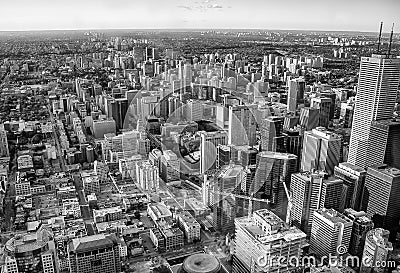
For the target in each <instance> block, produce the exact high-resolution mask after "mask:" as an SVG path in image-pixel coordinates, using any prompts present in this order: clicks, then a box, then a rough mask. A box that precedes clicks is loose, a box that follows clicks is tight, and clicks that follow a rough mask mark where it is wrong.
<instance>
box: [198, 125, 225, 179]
mask: <svg viewBox="0 0 400 273" xmlns="http://www.w3.org/2000/svg"><path fill="white" fill-rule="evenodd" d="M199 134H200V173H205V172H207V171H212V170H214V169H215V167H216V161H217V147H218V145H219V144H222V145H226V144H227V142H228V135H227V133H226V132H224V131H220V132H204V131H201V132H199Z"/></svg>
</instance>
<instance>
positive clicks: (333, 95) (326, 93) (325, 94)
mask: <svg viewBox="0 0 400 273" xmlns="http://www.w3.org/2000/svg"><path fill="white" fill-rule="evenodd" d="M329 88H330V87H329ZM321 97H322V98H330V99H331V107H330V113H329V119H330V120H332V119H334V118H335V116H337V114H338V113H337V111H336V110H337V107H336V100H337V99H336V93H335V92H334V91H332V90H331V89H329V90H326V91H321Z"/></svg>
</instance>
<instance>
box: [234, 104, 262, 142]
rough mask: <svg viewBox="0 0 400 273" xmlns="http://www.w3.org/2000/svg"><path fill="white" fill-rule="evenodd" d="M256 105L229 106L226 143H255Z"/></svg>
mask: <svg viewBox="0 0 400 273" xmlns="http://www.w3.org/2000/svg"><path fill="white" fill-rule="evenodd" d="M257 108H258V107H257V105H233V106H229V127H228V144H232V145H250V146H254V145H255V144H256V143H257V138H256V126H257V122H256V118H255V116H254V115H255V111H256V110H257Z"/></svg>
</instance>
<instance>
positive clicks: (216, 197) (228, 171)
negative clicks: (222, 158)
mask: <svg viewBox="0 0 400 273" xmlns="http://www.w3.org/2000/svg"><path fill="white" fill-rule="evenodd" d="M242 181H243V167H242V166H240V165H229V166H225V167H223V168H222V169H221V170H220V171H219V172H218V173H217V174H216V175H215V178H214V183H213V185H212V192H213V226H214V228H215V229H216V230H218V231H222V232H229V231H233V230H234V227H235V226H234V220H235V218H236V217H238V216H242V215H243V205H242V206H240V204H242V203H243V200H241V199H239V198H236V197H233V196H228V195H226V194H229V193H233V194H238V193H240V192H239V191H240V186H241V183H242ZM241 214H242V215H241Z"/></svg>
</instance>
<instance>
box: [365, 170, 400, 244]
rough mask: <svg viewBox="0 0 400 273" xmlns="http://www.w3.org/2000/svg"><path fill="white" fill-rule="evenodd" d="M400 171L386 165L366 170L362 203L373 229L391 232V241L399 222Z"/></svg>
mask: <svg viewBox="0 0 400 273" xmlns="http://www.w3.org/2000/svg"><path fill="white" fill-rule="evenodd" d="M399 196H400V170H399V169H397V168H393V167H389V166H388V165H386V164H382V165H377V166H372V167H369V168H368V169H367V177H366V179H365V189H364V195H363V199H364V200H363V202H365V203H367V204H368V206H367V214H368V217H371V218H372V220H373V221H374V224H375V227H377V228H378V227H383V228H385V229H388V230H389V231H390V232H391V239H392V238H394V237H395V235H396V234H395V233H396V232H395V231H396V229H397V227H398V224H399V220H400V198H399Z"/></svg>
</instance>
